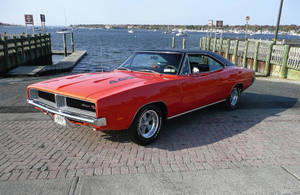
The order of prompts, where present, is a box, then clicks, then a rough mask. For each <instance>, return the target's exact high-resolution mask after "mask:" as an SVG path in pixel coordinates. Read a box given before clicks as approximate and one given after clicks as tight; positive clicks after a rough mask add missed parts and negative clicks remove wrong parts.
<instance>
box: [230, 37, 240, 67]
mask: <svg viewBox="0 0 300 195" xmlns="http://www.w3.org/2000/svg"><path fill="white" fill-rule="evenodd" d="M238 47H239V40H236V41H235V44H234V50H233V62H232V63H233V64H236V63H237V51H238Z"/></svg>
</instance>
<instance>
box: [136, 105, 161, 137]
mask: <svg viewBox="0 0 300 195" xmlns="http://www.w3.org/2000/svg"><path fill="white" fill-rule="evenodd" d="M137 128H138V133H139V134H140V135H141V136H142V137H143V138H146V139H148V138H151V137H152V136H153V135H154V134H155V133H156V132H157V130H158V128H159V117H158V114H157V113H156V112H155V111H154V110H145V112H143V114H142V115H141V117H140V119H139V123H138V127H137Z"/></svg>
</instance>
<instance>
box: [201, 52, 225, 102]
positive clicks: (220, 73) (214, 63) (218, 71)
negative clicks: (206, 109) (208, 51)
mask: <svg viewBox="0 0 300 195" xmlns="http://www.w3.org/2000/svg"><path fill="white" fill-rule="evenodd" d="M206 57H207V63H208V66H209V72H210V74H212V75H213V79H214V93H213V94H212V96H213V97H212V99H214V101H215V102H216V101H220V100H224V99H225V98H226V97H227V94H226V91H227V88H228V82H230V78H229V77H230V75H229V74H228V71H227V70H226V69H225V65H224V64H223V63H222V62H220V61H219V60H217V59H215V58H213V57H212V56H209V55H207V56H206Z"/></svg>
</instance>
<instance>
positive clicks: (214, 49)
mask: <svg viewBox="0 0 300 195" xmlns="http://www.w3.org/2000/svg"><path fill="white" fill-rule="evenodd" d="M216 46H217V37H215V38H214V45H213V52H216Z"/></svg>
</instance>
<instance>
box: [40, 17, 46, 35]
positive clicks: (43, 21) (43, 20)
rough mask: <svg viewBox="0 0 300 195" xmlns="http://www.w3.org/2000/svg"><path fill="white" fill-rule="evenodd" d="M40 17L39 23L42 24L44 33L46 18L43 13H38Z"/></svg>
mask: <svg viewBox="0 0 300 195" xmlns="http://www.w3.org/2000/svg"><path fill="white" fill-rule="evenodd" d="M40 17H41V24H42V29H43V33H45V32H46V25H45V22H46V18H45V14H40Z"/></svg>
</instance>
